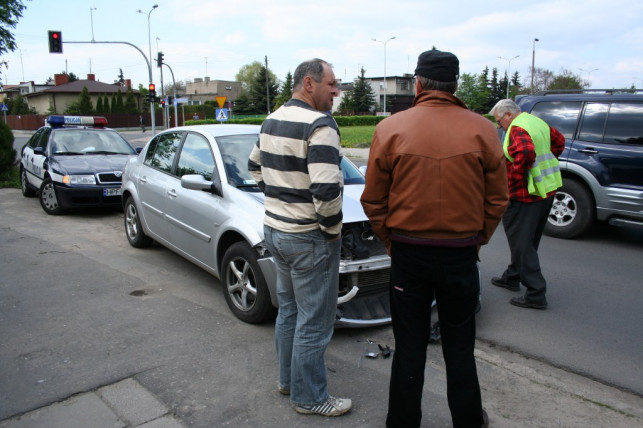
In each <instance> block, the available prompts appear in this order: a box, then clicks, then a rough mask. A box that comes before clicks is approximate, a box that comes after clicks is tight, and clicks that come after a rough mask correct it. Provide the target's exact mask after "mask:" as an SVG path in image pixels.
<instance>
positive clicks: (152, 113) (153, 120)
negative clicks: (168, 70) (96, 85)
mask: <svg viewBox="0 0 643 428" xmlns="http://www.w3.org/2000/svg"><path fill="white" fill-rule="evenodd" d="M64 43H65V44H67V43H79V44H80V43H107V44H120V45H128V46H131V47H133V48H134V49H136V50H137V51H139V52H140V53H141V55H143V58H145V62H146V63H147V70H148V72H149V76H150V85H151V84H152V83H153V82H152V64H151V63H150V60H151V59H150V60H148V59H147V57H146V56H145V54H144V53H143V51H142V50H140V49H139V48H138V46H136V45H134V44H132V43H129V42H97V41H94V40H92V41H91V42H67V41H65V42H64ZM161 86H162V85H161ZM150 116H151V123H152V135H156V119H155V117H154V102H150Z"/></svg>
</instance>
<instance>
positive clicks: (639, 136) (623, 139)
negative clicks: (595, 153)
mask: <svg viewBox="0 0 643 428" xmlns="http://www.w3.org/2000/svg"><path fill="white" fill-rule="evenodd" d="M604 141H605V142H606V143H619V144H637V145H643V104H632V103H613V104H612V108H611V109H610V114H609V116H608V118H607V125H606V126H605V140H604Z"/></svg>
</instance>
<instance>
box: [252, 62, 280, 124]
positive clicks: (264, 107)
mask: <svg viewBox="0 0 643 428" xmlns="http://www.w3.org/2000/svg"><path fill="white" fill-rule="evenodd" d="M266 73H267V71H266V67H261V69H260V70H259V73H258V74H257V76H256V77H255V80H254V81H252V82H251V86H250V90H249V91H248V98H249V99H250V103H251V105H252V108H253V114H270V112H271V111H272V110H273V108H272V106H273V105H274V102H275V98H276V97H277V94H278V92H279V84H278V83H277V81H276V80H275V79H271V78H270V74H269V73H268V83H267V84H268V94H266ZM268 96H269V97H270V99H269V100H268V99H267V97H268Z"/></svg>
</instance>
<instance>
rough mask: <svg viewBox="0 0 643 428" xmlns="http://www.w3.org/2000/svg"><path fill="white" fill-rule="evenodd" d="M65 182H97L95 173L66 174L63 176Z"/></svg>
mask: <svg viewBox="0 0 643 428" xmlns="http://www.w3.org/2000/svg"><path fill="white" fill-rule="evenodd" d="M63 183H65V184H96V177H94V176H93V175H65V176H63Z"/></svg>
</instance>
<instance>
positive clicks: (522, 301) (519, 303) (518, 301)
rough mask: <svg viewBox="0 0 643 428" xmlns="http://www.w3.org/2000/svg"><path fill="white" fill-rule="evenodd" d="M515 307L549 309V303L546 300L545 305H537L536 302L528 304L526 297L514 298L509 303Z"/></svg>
mask: <svg viewBox="0 0 643 428" xmlns="http://www.w3.org/2000/svg"><path fill="white" fill-rule="evenodd" d="M509 303H511V304H512V305H514V306H518V307H519V308H532V309H547V301H546V300H545V301H544V302H543V303H536V302H528V301H527V300H525V297H524V296H523V297H514V298H513V299H511V300H510V301H509Z"/></svg>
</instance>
